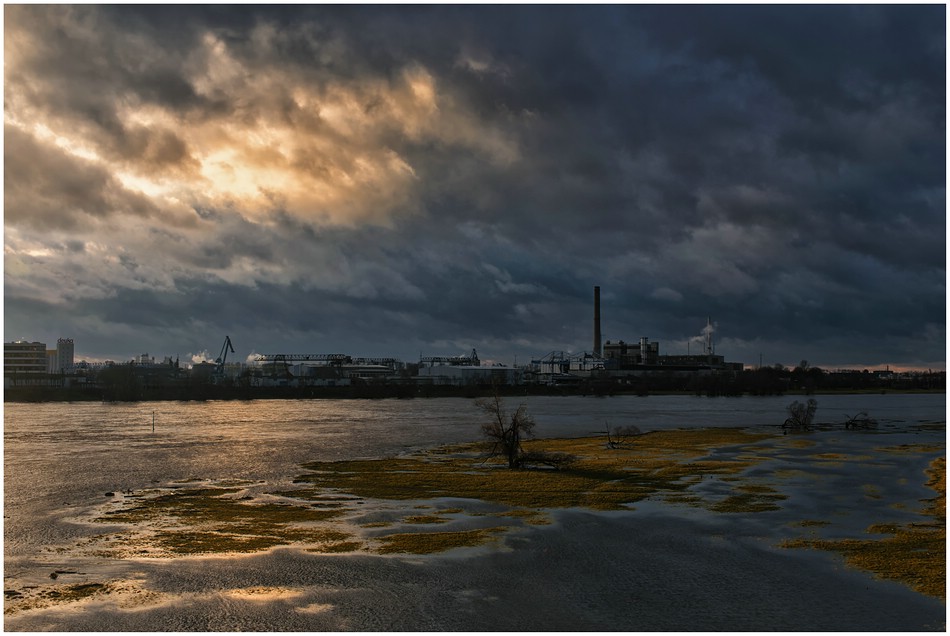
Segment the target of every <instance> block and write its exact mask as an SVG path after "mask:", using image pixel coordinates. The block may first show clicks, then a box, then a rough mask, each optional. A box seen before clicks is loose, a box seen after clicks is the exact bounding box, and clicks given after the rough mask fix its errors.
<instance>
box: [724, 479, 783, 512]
mask: <svg viewBox="0 0 950 636" xmlns="http://www.w3.org/2000/svg"><path fill="white" fill-rule="evenodd" d="M735 490H736V491H737V492H736V494H733V495H729V496H728V497H726V498H725V499H723V500H721V501H718V502H716V503H714V504H712V506H711V509H712V510H714V511H716V512H765V511H767V510H778V509H779V508H780V506H779V505H778V504H777V503H776V502H778V501H781V500H782V499H787V498H788V497H787V496H785V495H783V494H780V493H779V492H777V491H776V490H775V489H774V488H772V487H771V486H766V485H765V484H746V485H741V486H737V487H736V489H735Z"/></svg>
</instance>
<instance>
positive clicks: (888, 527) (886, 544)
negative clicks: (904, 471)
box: [783, 457, 947, 598]
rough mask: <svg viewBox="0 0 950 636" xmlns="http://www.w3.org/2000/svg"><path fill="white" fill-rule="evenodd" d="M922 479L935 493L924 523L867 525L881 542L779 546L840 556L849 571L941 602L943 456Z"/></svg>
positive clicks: (814, 542) (944, 535) (943, 587)
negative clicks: (900, 584)
mask: <svg viewBox="0 0 950 636" xmlns="http://www.w3.org/2000/svg"><path fill="white" fill-rule="evenodd" d="M927 476H928V478H929V481H928V482H927V485H928V486H929V487H931V488H933V489H934V490H935V491H936V492H937V496H936V497H934V498H932V499H928V500H927V501H926V503H927V507H926V509H925V510H924V514H925V515H926V516H928V517H930V520H929V521H927V522H923V523H911V524H907V525H898V524H875V525H872V526H870V527H869V528H868V532H869V533H873V534H884V535H888V536H886V537H885V538H881V539H837V540H823V539H822V540H819V539H795V540H792V541H786V542H785V543H784V544H783V545H784V546H785V547H788V548H815V549H819V550H832V551H835V552H839V553H841V554H842V555H843V556H844V558H845V562H846V563H847V564H848V565H850V566H852V567H856V568H861V569H864V570H868V571H870V572H873V573H874V574H876V575H877V576H879V577H881V578H885V579H892V580H897V581H901V582H903V583H905V584H907V585H909V586H910V587H911V588H913V589H914V590H916V591H917V592H920V593H922V594H927V595H929V596H934V597H937V598H946V580H947V579H946V570H947V558H946V557H947V530H946V503H947V482H946V458H945V457H940V458H937V459H935V460H934V461H933V462H932V463H931V465H930V467H929V468H928V469H927Z"/></svg>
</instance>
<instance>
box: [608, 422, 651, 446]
mask: <svg viewBox="0 0 950 636" xmlns="http://www.w3.org/2000/svg"><path fill="white" fill-rule="evenodd" d="M642 434H643V433H642V432H641V431H640V429H639V428H637V427H636V426H634V425H632V424H630V425H629V426H615V427H614V430H613V434H611V432H610V425H609V424H608V425H607V448H621V447H622V446H623V445H624V444H625V443H626V442H627V440H628V439H629V438H631V437H635V436H637V435H642Z"/></svg>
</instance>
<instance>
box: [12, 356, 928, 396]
mask: <svg viewBox="0 0 950 636" xmlns="http://www.w3.org/2000/svg"><path fill="white" fill-rule="evenodd" d="M251 380H252V378H251V375H250V373H249V372H245V373H243V374H242V375H240V376H239V377H236V378H224V379H223V381H221V382H219V383H217V384H215V383H212V382H211V379H210V377H207V376H200V375H197V374H193V373H189V372H187V371H186V370H185V369H179V368H178V367H177V365H175V366H163V365H156V366H151V367H146V366H140V365H134V364H117V365H113V366H108V367H105V368H103V369H101V370H98V371H97V372H96V373H95V374H88V375H86V376H81V377H79V376H63V375H50V376H45V375H43V376H39V377H37V376H31V377H29V378H26V377H24V376H23V375H21V376H19V377H16V378H8V381H7V382H6V387H5V391H4V399H5V400H6V401H33V402H39V401H80V400H94V401H100V400H101V401H145V400H210V399H245V400H246V399H279V398H296V399H306V398H426V397H449V396H457V397H469V398H479V397H485V396H488V395H491V394H492V386H491V385H489V384H488V383H485V384H467V385H464V386H452V385H430V384H418V383H416V382H415V379H414V378H413V377H411V376H409V375H405V374H403V375H401V376H400V377H396V378H392V379H389V380H384V379H372V380H361V379H358V378H353V379H352V380H351V383H350V385H349V386H327V387H321V386H301V387H295V386H253V383H252V381H251ZM945 389H946V373H945V372H944V371H939V372H927V373H913V374H890V373H881V372H871V371H867V370H862V371H835V372H828V371H825V370H823V369H821V368H819V367H813V366H811V365H809V364H808V362H807V361H805V360H803V361H802V363H801V364H799V365H798V366H796V367H794V368H791V369H790V368H787V367H784V366H782V365H773V366H767V367H761V368H758V369H746V370H744V371H738V372H717V373H709V374H705V375H704V374H698V373H697V374H691V375H682V374H677V373H675V372H672V371H670V372H665V371H652V372H650V373H649V374H644V375H637V376H633V375H631V376H616V377H615V376H595V377H591V378H580V377H578V378H575V381H574V382H572V383H570V384H562V385H557V386H549V385H543V384H519V385H514V386H500V387H498V389H497V390H499V391H501V392H502V393H503V394H505V395H528V394H531V395H622V394H634V395H649V394H651V393H690V394H696V395H710V396H716V395H784V394H785V393H796V394H799V393H800V394H812V393H818V392H856V391H857V392H864V391H874V392H878V391H944V390H945Z"/></svg>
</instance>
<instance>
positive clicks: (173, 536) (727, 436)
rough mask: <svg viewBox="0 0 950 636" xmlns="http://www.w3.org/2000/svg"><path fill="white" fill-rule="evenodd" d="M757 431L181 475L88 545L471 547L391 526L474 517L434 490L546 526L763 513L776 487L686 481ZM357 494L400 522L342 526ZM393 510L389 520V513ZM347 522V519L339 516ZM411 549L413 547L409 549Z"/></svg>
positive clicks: (133, 504) (471, 539) (461, 538)
mask: <svg viewBox="0 0 950 636" xmlns="http://www.w3.org/2000/svg"><path fill="white" fill-rule="evenodd" d="M764 437H766V436H765V435H753V434H749V433H746V432H744V431H743V430H741V429H699V430H680V431H664V432H654V433H649V434H647V435H643V436H640V437H638V438H637V439H636V441H635V443H630V444H627V445H626V446H624V447H623V448H617V449H608V448H607V447H606V445H605V443H604V440H603V439H602V438H584V439H553V440H543V441H529V442H527V443H525V450H526V451H527V452H529V453H530V452H532V451H540V450H543V451H545V452H549V453H570V454H571V455H574V456H577V457H578V459H577V461H575V462H574V463H572V464H571V465H570V466H569V467H567V468H565V469H561V470H553V469H550V468H531V469H523V470H511V469H508V468H507V467H506V466H505V465H503V464H498V463H490V462H486V461H485V459H484V455H483V452H482V451H483V449H482V447H481V446H480V445H478V444H468V445H455V446H452V447H445V448H441V449H435V450H429V451H424V452H421V453H418V454H416V455H412V456H408V457H390V458H385V459H379V460H359V461H345V462H318V463H311V464H308V465H306V468H307V469H308V470H309V471H310V472H308V473H307V474H306V475H303V476H301V477H299V478H298V479H297V480H296V482H297V483H296V487H295V488H294V489H292V490H282V491H277V492H273V493H271V494H270V495H265V496H264V497H263V500H261V498H260V497H258V498H254V497H251V496H249V495H246V494H244V495H243V496H242V494H243V493H246V490H245V488H246V486H247V485H248V484H246V483H242V482H226V483H225V484H218V485H201V484H198V483H195V482H190V483H187V484H184V483H182V484H181V485H179V486H178V487H175V488H172V489H167V490H160V491H156V492H152V493H144V494H143V495H142V496H139V497H135V498H134V499H131V498H130V499H127V500H125V501H124V502H123V505H122V506H121V507H119V508H117V509H114V510H109V511H107V512H105V513H103V514H102V515H101V516H99V517H98V518H97V519H96V521H99V522H102V523H110V524H124V525H129V526H131V528H130V529H129V530H127V531H125V532H122V533H116V534H113V535H111V536H110V535H102V536H100V537H99V538H98V539H97V547H98V548H99V550H100V554H103V555H105V554H109V553H120V554H126V555H133V556H139V557H156V556H157V557H175V556H185V555H197V554H213V553H251V552H258V551H263V550H267V549H270V548H273V547H276V546H281V545H290V544H301V545H303V546H304V547H305V549H307V550H309V551H313V552H323V553H331V552H351V551H355V550H375V551H382V552H394V551H398V552H407V551H412V550H418V551H421V552H433V551H440V550H443V549H449V548H451V547H463V546H467V545H477V544H481V543H483V542H484V541H486V540H487V538H490V537H491V536H494V532H496V531H495V530H493V531H491V532H488V531H484V530H478V531H462V532H438V533H432V532H427V533H397V532H398V526H399V525H400V524H422V525H426V524H446V523H449V522H451V521H455V519H452V518H450V517H449V516H448V515H454V516H465V517H469V518H473V517H478V516H484V515H485V514H486V513H485V512H481V511H474V510H473V511H468V510H466V509H465V508H463V507H458V506H457V507H453V508H445V509H437V507H435V506H433V505H430V504H431V503H432V501H431V500H433V499H437V498H439V497H452V498H455V499H472V500H479V501H482V502H488V503H491V504H497V505H502V506H505V507H508V510H502V511H500V512H495V513H493V514H495V515H498V516H504V517H508V518H511V519H516V520H518V521H519V522H521V523H523V524H529V525H543V524H547V523H550V518H549V516H548V514H547V512H546V510H549V509H553V508H566V507H586V508H591V509H595V510H619V509H623V508H625V507H628V506H629V505H630V504H633V503H635V502H637V501H641V500H643V499H646V498H652V497H662V498H664V499H666V500H668V501H675V502H678V503H689V504H691V505H707V506H709V507H710V509H712V510H718V511H722V512H756V511H761V510H771V509H774V507H775V503H774V502H775V501H776V500H777V499H779V498H781V495H778V494H777V493H775V492H774V491H773V490H772V489H770V488H769V487H767V486H763V485H749V484H742V483H740V482H737V483H736V485H735V486H733V487H732V488H733V491H732V494H731V495H729V496H727V497H726V498H725V499H724V500H722V501H718V502H717V501H711V502H710V501H705V500H704V499H701V498H699V497H696V496H695V495H692V494H689V493H688V492H687V491H688V488H689V487H690V486H691V485H693V484H696V483H698V482H700V481H702V480H703V479H704V478H708V477H712V476H719V477H727V476H736V475H738V474H739V473H741V472H742V471H744V470H745V469H746V468H748V467H749V466H751V465H752V464H753V463H754V462H756V461H758V458H757V457H755V456H754V455H753V454H751V453H744V454H743V455H741V456H740V457H732V458H730V459H713V458H711V457H710V453H712V452H714V451H715V450H716V449H718V448H724V447H735V446H738V447H740V450H746V449H748V448H749V445H751V444H753V443H755V442H756V441H758V440H760V439H762V438H764ZM367 499H377V500H388V501H405V502H406V503H407V504H409V505H411V506H412V508H413V509H415V510H429V511H431V512H428V513H425V514H412V515H406V516H404V517H402V520H401V521H398V522H397V521H393V520H378V521H374V522H367V523H362V524H359V525H352V523H350V522H348V521H347V519H349V517H351V516H354V515H358V514H359V512H360V511H359V510H357V508H356V507H355V506H354V503H357V502H359V503H362V502H363V501H365V500H367ZM397 518H398V517H397ZM348 524H349V525H348ZM383 528H393V531H394V533H393V534H389V535H388V536H387V535H385V534H384V535H382V536H376V537H374V538H373V539H372V540H370V541H364V540H362V539H361V536H360V535H362V534H364V529H383ZM413 546H414V547H413Z"/></svg>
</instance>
